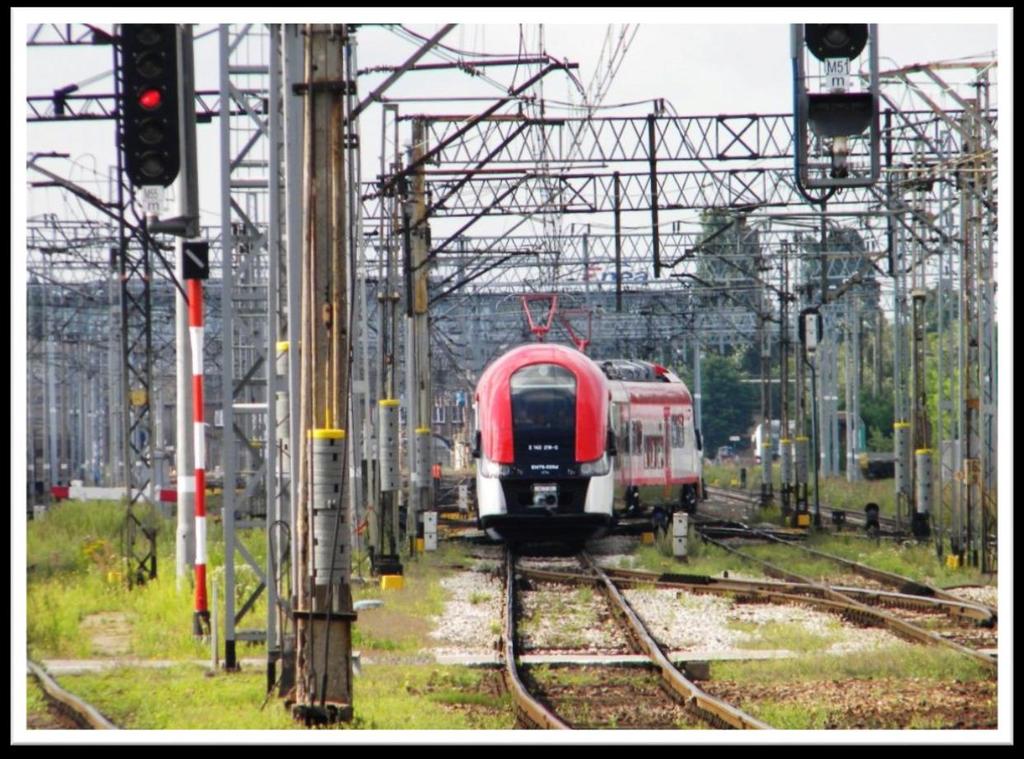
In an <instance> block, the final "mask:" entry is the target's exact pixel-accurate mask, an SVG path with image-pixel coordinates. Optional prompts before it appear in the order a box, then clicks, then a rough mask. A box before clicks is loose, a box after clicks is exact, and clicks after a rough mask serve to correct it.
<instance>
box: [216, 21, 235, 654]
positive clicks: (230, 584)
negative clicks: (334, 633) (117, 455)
mask: <svg viewBox="0 0 1024 759" xmlns="http://www.w3.org/2000/svg"><path fill="white" fill-rule="evenodd" d="M228 31H229V30H228V25H227V24H221V25H220V28H219V30H218V32H219V34H218V40H219V50H220V57H219V60H220V165H221V184H220V193H221V195H220V214H221V219H220V224H221V228H220V229H221V231H220V234H221V238H220V239H221V250H222V251H223V266H222V267H221V298H220V304H221V305H220V307H221V316H220V318H221V344H222V345H223V347H224V350H223V353H222V354H221V369H222V371H221V409H222V410H221V413H222V415H223V416H222V422H223V426H222V428H221V448H220V450H221V468H222V471H223V473H224V487H223V489H222V491H221V524H222V525H223V527H224V555H225V562H224V587H225V588H226V589H227V590H226V592H225V593H224V667H225V668H226V669H228V670H233V669H237V667H238V664H237V661H236V658H235V597H234V593H233V592H232V591H233V589H234V587H235V572H234V561H233V558H234V555H235V432H234V425H235V414H234V385H235V379H234V375H235V359H234V351H233V350H232V346H233V345H234V336H233V332H232V330H233V329H234V302H233V301H232V283H233V280H234V275H233V273H232V271H231V259H232V252H233V250H234V233H233V231H232V229H231V100H232V98H231V85H230V80H229V77H228V69H229V68H230V60H231V47H230V45H229V38H228V37H229V34H228Z"/></svg>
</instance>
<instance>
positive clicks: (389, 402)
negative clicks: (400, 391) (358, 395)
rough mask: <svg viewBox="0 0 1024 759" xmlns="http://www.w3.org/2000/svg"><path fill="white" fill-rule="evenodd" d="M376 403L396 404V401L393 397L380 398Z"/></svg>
mask: <svg viewBox="0 0 1024 759" xmlns="http://www.w3.org/2000/svg"><path fill="white" fill-rule="evenodd" d="M377 404H378V405H380V406H397V405H398V401H397V400H395V399H394V398H381V399H380V400H379V401H377Z"/></svg>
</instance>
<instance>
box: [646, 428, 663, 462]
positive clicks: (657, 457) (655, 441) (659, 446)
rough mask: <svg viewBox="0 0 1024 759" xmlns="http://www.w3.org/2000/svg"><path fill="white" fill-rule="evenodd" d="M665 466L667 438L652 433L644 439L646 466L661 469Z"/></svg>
mask: <svg viewBox="0 0 1024 759" xmlns="http://www.w3.org/2000/svg"><path fill="white" fill-rule="evenodd" d="M663 466H665V438H663V437H662V436H661V435H650V436H649V437H648V438H647V439H646V440H645V441H644V468H645V469H661V468H662V467H663Z"/></svg>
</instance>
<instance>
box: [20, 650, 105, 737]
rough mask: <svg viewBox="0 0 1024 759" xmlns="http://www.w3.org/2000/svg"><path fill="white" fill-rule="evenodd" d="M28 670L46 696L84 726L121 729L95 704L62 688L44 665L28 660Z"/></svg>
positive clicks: (99, 728) (100, 728) (92, 728)
mask: <svg viewBox="0 0 1024 759" xmlns="http://www.w3.org/2000/svg"><path fill="white" fill-rule="evenodd" d="M28 671H29V672H30V673H31V674H32V675H33V676H34V677H35V678H36V680H38V681H39V685H40V686H41V687H42V689H43V693H44V694H46V697H47V698H48V699H49V700H50V701H51V702H53V703H54V704H56V706H57V708H58V709H60V710H61V711H62V712H64V713H66V714H67V715H68V716H69V717H71V719H73V720H74V721H75V722H77V723H78V724H79V725H81V726H82V727H84V728H86V729H91V730H120V728H119V727H118V726H117V725H115V724H114V723H113V722H111V721H110V720H108V719H107V718H106V717H104V716H103V715H102V714H100V713H99V711H97V710H96V709H95V708H94V707H93V706H91V705H90V704H88V703H86V702H85V701H83V700H82V699H80V698H78V696H75V695H74V694H72V693H69V692H68V691H66V690H64V689H63V688H61V687H60V686H59V685H58V684H57V681H56V680H54V679H53V678H52V677H50V676H49V675H48V674H47V672H46V670H45V669H43V668H42V666H40V665H39V664H36V663H35V662H34V661H32V660H31V659H29V660H28Z"/></svg>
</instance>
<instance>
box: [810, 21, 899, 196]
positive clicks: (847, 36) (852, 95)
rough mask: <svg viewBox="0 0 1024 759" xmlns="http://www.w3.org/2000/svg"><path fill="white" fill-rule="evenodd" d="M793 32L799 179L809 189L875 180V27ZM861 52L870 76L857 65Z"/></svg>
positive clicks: (877, 161)
mask: <svg viewBox="0 0 1024 759" xmlns="http://www.w3.org/2000/svg"><path fill="white" fill-rule="evenodd" d="M791 30H792V58H793V78H794V82H793V85H794V86H793V94H794V104H793V112H794V120H795V124H794V141H795V147H796V154H797V162H796V169H797V172H796V174H797V176H796V179H797V182H798V183H799V185H800V186H801V187H802V188H805V189H807V188H837V189H838V188H843V187H868V186H871V185H873V184H874V183H875V182H877V181H878V178H879V175H880V157H879V144H880V135H879V125H878V103H879V92H878V49H877V47H878V26H877V25H876V24H793V25H792V27H791ZM862 56H866V63H867V69H868V71H867V76H864V74H863V73H862V72H863V68H861V69H860V71H858V70H857V69H856V68H855V65H854V64H855V62H857V61H864V60H865V59H864V58H862Z"/></svg>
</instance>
